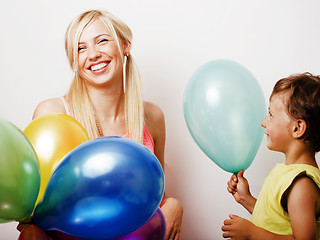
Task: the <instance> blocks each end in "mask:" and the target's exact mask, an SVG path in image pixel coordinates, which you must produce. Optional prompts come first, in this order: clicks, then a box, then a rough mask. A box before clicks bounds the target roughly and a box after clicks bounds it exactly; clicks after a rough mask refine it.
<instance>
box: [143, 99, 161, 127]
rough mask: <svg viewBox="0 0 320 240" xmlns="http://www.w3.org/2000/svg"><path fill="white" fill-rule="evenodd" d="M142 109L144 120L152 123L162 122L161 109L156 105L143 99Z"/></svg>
mask: <svg viewBox="0 0 320 240" xmlns="http://www.w3.org/2000/svg"><path fill="white" fill-rule="evenodd" d="M144 111H145V116H146V122H149V123H151V124H152V125H156V124H158V123H162V122H164V114H163V111H162V109H161V108H160V107H159V106H158V105H156V104H154V103H152V102H147V101H145V102H144Z"/></svg>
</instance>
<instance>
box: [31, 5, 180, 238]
mask: <svg viewBox="0 0 320 240" xmlns="http://www.w3.org/2000/svg"><path fill="white" fill-rule="evenodd" d="M131 40H132V34H131V30H130V29H129V28H128V26H127V25H126V24H125V23H123V22H122V21H121V20H120V19H118V18H116V17H115V16H113V15H112V14H110V13H108V12H106V11H97V10H92V11H87V12H84V13H82V14H81V15H79V16H78V17H76V18H75V19H74V20H73V21H72V22H71V23H70V25H69V27H68V29H67V32H66V35H65V50H66V53H67V57H68V60H69V63H70V66H71V68H72V69H73V71H74V78H73V81H72V83H71V87H70V89H69V92H68V93H67V94H66V95H65V96H64V97H61V98H53V99H48V100H45V101H43V102H41V103H40V104H39V105H38V106H37V108H36V110H35V112H34V116H33V118H36V117H39V116H41V115H44V114H48V113H65V114H69V115H71V116H73V117H74V118H75V119H76V120H78V121H79V122H80V123H81V124H82V125H83V126H84V127H85V129H86V130H87V132H88V134H89V136H90V138H97V137H102V136H123V137H129V138H132V139H134V140H137V141H139V142H141V143H143V144H144V145H145V146H147V147H148V148H149V149H150V150H151V151H153V152H154V153H155V155H156V156H157V158H158V159H159V161H160V163H161V165H162V167H164V149H165V121H164V115H163V112H162V110H161V109H160V108H159V107H158V106H157V105H155V104H153V103H150V102H144V101H143V99H142V93H141V80H140V75H139V71H138V69H137V66H136V64H135V62H134V60H133V57H132V55H131V54H130V49H131ZM160 206H161V210H162V212H163V214H164V216H165V218H166V222H167V234H166V239H174V240H178V239H179V234H180V228H181V222H182V212H183V209H182V206H181V204H180V202H179V201H178V200H177V199H175V198H170V197H167V196H164V198H163V201H162V203H161V205H160Z"/></svg>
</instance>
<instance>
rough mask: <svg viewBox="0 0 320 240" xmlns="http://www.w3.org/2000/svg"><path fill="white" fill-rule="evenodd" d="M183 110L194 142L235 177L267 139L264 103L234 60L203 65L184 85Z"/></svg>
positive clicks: (252, 80) (253, 81)
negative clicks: (263, 121)
mask: <svg viewBox="0 0 320 240" xmlns="http://www.w3.org/2000/svg"><path fill="white" fill-rule="evenodd" d="M183 110H184V117H185V121H186V124H187V126H188V129H189V131H190V133H191V135H192V137H193V139H194V140H195V142H196V143H197V144H198V146H199V147H200V148H201V150H202V151H203V152H204V153H205V154H206V155H207V156H208V157H209V158H210V159H211V160H212V161H213V162H214V163H216V164H217V165H218V166H219V167H220V168H222V169H223V170H225V171H227V172H231V173H237V172H239V171H240V170H246V169H247V168H248V167H249V166H250V165H251V163H252V161H253V159H254V158H255V155H256V153H257V151H258V149H259V146H260V144H261V140H262V137H263V132H264V131H263V128H262V127H261V126H260V122H261V120H262V119H263V118H264V117H265V114H266V103H265V99H264V95H263V92H262V90H261V88H260V85H259V83H258V82H257V80H256V79H255V77H254V76H253V75H252V73H251V72H249V71H248V70H247V69H246V68H245V67H243V66H242V65H240V64H238V63H236V62H234V61H230V60H214V61H210V62H208V63H206V64H204V65H202V66H200V68H199V69H197V70H196V71H195V72H194V73H193V75H192V76H191V78H190V79H189V81H188V83H187V85H186V87H185V92H184V100H183Z"/></svg>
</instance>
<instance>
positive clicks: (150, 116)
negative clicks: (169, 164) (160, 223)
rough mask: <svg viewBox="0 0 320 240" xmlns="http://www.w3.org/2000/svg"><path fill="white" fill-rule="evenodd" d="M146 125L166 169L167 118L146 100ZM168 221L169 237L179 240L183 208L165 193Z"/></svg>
mask: <svg viewBox="0 0 320 240" xmlns="http://www.w3.org/2000/svg"><path fill="white" fill-rule="evenodd" d="M144 106H145V113H146V114H145V115H146V125H147V127H148V129H149V131H150V134H151V135H152V138H153V141H154V153H155V155H156V156H157V158H158V160H159V162H160V164H161V166H162V168H163V171H164V150H165V140H166V130H165V118H164V114H163V112H162V110H161V109H160V108H159V107H158V106H157V105H155V104H152V103H149V102H145V105H144ZM160 207H161V211H162V213H163V215H164V216H165V219H166V223H167V233H166V240H167V239H174V240H178V239H179V235H180V230H181V223H182V214H183V208H182V206H181V203H180V202H179V200H177V199H175V198H171V197H168V196H166V194H164V197H163V199H162V202H161V204H160Z"/></svg>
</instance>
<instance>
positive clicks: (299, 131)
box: [292, 119, 307, 139]
mask: <svg viewBox="0 0 320 240" xmlns="http://www.w3.org/2000/svg"><path fill="white" fill-rule="evenodd" d="M292 130H293V131H292V136H293V137H294V138H297V139H298V138H301V137H302V136H303V135H304V133H305V132H306V130H307V123H306V122H305V121H304V120H302V119H298V120H295V123H294V125H293V129H292Z"/></svg>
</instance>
